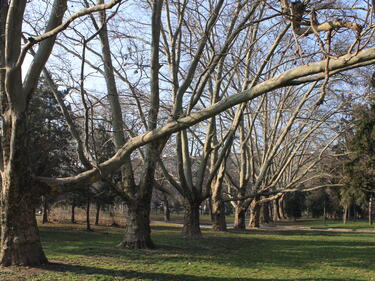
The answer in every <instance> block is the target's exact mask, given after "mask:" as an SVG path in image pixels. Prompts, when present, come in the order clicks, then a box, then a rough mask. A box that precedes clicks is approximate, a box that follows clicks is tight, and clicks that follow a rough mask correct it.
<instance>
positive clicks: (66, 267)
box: [40, 263, 366, 281]
mask: <svg viewBox="0 0 375 281" xmlns="http://www.w3.org/2000/svg"><path fill="white" fill-rule="evenodd" d="M40 269H43V270H46V271H52V272H64V273H73V274H77V275H78V274H79V275H82V274H83V275H91V276H92V278H90V280H96V279H100V280H103V278H106V279H105V280H111V279H112V278H113V279H115V280H128V279H133V278H136V279H137V280H144V279H149V280H155V281H156V280H166V281H201V280H205V281H231V280H233V281H239V280H242V281H255V280H263V281H271V280H277V281H292V280H301V281H307V280H315V281H339V280H342V279H336V278H334V279H332V278H330V279H326V278H317V279H306V278H302V279H296V278H290V279H289V278H288V279H285V278H284V279H267V278H265V279H263V278H262V279H259V278H251V277H244V276H241V277H238V278H227V277H210V276H205V277H203V276H194V275H189V274H170V273H157V272H140V271H134V270H122V269H106V268H100V267H90V266H82V265H74V264H64V263H50V264H48V265H45V266H42V267H40ZM351 280H352V281H366V280H364V279H351Z"/></svg>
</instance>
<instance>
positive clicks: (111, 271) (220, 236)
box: [0, 224, 375, 281]
mask: <svg viewBox="0 0 375 281" xmlns="http://www.w3.org/2000/svg"><path fill="white" fill-rule="evenodd" d="M40 231H41V236H42V241H43V245H44V249H45V251H46V254H47V256H48V258H49V259H50V261H51V262H53V264H52V265H49V266H44V267H40V268H26V269H25V268H20V267H11V268H2V269H0V280H12V281H14V280H17V281H18V280H43V281H44V280H149V281H151V280H171V281H172V280H181V281H191V280H208V281H226V280H245V281H250V280H320V281H322V280H327V281H328V280H375V262H374V261H375V234H368V233H355V232H354V233H331V232H317V231H282V232H271V231H246V232H238V233H236V232H233V231H230V232H226V233H215V232H212V231H204V238H203V239H201V240H198V241H197V240H195V241H193V240H186V239H183V238H181V230H180V228H177V227H171V226H168V225H164V224H158V225H154V226H153V239H154V241H155V243H156V244H157V245H158V248H157V249H155V250H128V249H120V248H116V247H115V245H116V243H118V242H119V241H120V240H121V237H122V232H123V230H122V229H121V228H109V227H108V228H106V227H97V228H95V231H94V232H92V233H90V232H85V231H84V230H83V226H81V225H60V224H52V225H46V226H41V228H40Z"/></svg>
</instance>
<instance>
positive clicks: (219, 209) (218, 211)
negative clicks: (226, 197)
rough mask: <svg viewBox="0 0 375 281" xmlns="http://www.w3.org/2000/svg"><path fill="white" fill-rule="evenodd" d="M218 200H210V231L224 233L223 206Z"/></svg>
mask: <svg viewBox="0 0 375 281" xmlns="http://www.w3.org/2000/svg"><path fill="white" fill-rule="evenodd" d="M220 199H221V198H220ZM220 199H219V200H215V199H214V200H212V229H213V230H215V231H226V230H227V222H226V220H225V204H224V202H223V201H222V200H220Z"/></svg>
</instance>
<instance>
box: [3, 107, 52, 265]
mask: <svg viewBox="0 0 375 281" xmlns="http://www.w3.org/2000/svg"><path fill="white" fill-rule="evenodd" d="M3 117H4V118H3V136H2V149H3V163H4V167H3V168H4V169H3V170H2V175H1V178H2V181H1V182H2V191H1V236H0V237H1V238H0V244H1V245H0V246H1V247H0V249H1V254H0V264H1V265H3V266H10V265H40V264H45V263H48V261H47V258H46V256H45V254H44V252H43V249H42V245H41V243H40V238H39V231H38V227H37V222H36V218H35V208H34V204H35V202H36V199H37V198H38V197H37V196H38V194H37V193H38V192H37V190H36V189H35V186H36V185H34V184H33V179H32V177H31V175H30V168H29V166H28V156H27V152H28V148H27V137H26V136H27V124H26V116H25V113H23V114H17V113H15V112H12V111H11V110H7V112H3Z"/></svg>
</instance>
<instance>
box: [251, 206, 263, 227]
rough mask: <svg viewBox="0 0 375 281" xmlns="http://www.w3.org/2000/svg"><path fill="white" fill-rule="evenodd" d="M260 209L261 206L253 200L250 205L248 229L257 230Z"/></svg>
mask: <svg viewBox="0 0 375 281" xmlns="http://www.w3.org/2000/svg"><path fill="white" fill-rule="evenodd" d="M260 207H261V205H260V204H259V203H258V202H257V200H255V199H254V200H253V202H251V204H250V210H251V214H250V221H249V228H259V227H260Z"/></svg>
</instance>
